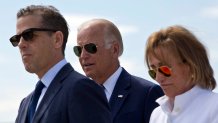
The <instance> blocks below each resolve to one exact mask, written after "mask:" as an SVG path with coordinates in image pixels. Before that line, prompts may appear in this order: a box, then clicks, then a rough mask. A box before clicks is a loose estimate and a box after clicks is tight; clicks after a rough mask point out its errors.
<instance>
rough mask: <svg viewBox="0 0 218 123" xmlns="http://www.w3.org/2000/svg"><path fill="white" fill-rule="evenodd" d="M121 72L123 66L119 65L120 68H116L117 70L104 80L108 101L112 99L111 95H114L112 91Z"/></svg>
mask: <svg viewBox="0 0 218 123" xmlns="http://www.w3.org/2000/svg"><path fill="white" fill-rule="evenodd" d="M121 72H122V68H121V67H119V68H118V69H117V70H116V72H114V73H113V74H112V75H111V76H110V77H109V78H108V79H107V80H106V81H105V82H104V84H103V86H104V88H105V89H104V92H105V94H106V97H107V100H108V102H109V100H110V98H111V95H112V93H113V90H114V87H115V85H116V83H117V80H118V78H119V76H120V74H121Z"/></svg>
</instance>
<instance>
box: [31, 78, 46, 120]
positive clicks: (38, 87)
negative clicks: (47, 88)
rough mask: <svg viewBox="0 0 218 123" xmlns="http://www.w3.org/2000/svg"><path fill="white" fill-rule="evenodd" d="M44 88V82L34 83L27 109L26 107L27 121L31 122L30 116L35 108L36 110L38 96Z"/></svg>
mask: <svg viewBox="0 0 218 123" xmlns="http://www.w3.org/2000/svg"><path fill="white" fill-rule="evenodd" d="M43 88H44V84H43V83H42V82H41V81H39V82H38V83H37V85H36V88H35V91H34V93H33V96H32V99H31V102H30V105H29V109H28V123H31V122H32V118H33V116H34V113H35V110H36V105H37V102H38V100H39V97H40V95H41V92H42V89H43Z"/></svg>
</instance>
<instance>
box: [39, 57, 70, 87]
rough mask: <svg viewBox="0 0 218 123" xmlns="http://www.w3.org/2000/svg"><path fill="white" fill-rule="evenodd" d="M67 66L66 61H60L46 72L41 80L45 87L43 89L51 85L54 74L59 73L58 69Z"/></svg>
mask: <svg viewBox="0 0 218 123" xmlns="http://www.w3.org/2000/svg"><path fill="white" fill-rule="evenodd" d="M65 64H67V61H66V59H62V60H61V61H59V62H58V63H57V64H55V65H54V66H53V67H52V68H50V69H49V70H48V72H47V73H46V74H45V75H44V76H43V77H42V78H41V81H42V83H43V84H44V85H45V87H47V88H48V86H49V85H50V84H51V82H52V80H53V79H54V77H55V76H56V74H57V73H58V72H59V71H60V69H61V68H62V67H63V66H64V65H65Z"/></svg>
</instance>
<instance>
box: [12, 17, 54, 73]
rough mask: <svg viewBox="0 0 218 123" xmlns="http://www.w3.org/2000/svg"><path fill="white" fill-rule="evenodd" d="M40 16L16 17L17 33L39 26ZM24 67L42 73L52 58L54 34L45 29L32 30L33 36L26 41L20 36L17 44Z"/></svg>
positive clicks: (48, 66)
mask: <svg viewBox="0 0 218 123" xmlns="http://www.w3.org/2000/svg"><path fill="white" fill-rule="evenodd" d="M40 22H41V17H39V16H34V15H28V16H23V17H20V18H18V20H17V26H16V28H17V30H16V33H17V34H21V33H22V32H23V31H25V30H27V29H30V28H41V27H40V25H41V23H40ZM18 47H19V49H20V53H21V57H22V61H23V63H24V66H25V69H26V70H27V71H28V72H30V73H36V74H37V75H38V76H42V75H44V73H45V72H47V70H48V69H49V68H50V66H51V64H53V63H52V61H53V60H54V52H55V48H54V36H53V34H52V35H49V34H48V32H46V31H33V38H32V39H31V40H28V41H26V40H25V39H23V37H21V38H20V42H19V44H18Z"/></svg>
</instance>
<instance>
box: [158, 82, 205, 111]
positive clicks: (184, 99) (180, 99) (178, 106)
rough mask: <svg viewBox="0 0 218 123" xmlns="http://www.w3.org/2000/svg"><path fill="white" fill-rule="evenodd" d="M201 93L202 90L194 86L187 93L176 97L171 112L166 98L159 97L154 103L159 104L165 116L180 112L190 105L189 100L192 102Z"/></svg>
mask: <svg viewBox="0 0 218 123" xmlns="http://www.w3.org/2000/svg"><path fill="white" fill-rule="evenodd" d="M202 91H203V89H202V88H201V87H199V86H197V85H196V86H194V87H193V88H192V89H190V90H189V91H187V92H185V93H183V94H181V95H178V96H176V97H175V100H174V106H173V110H172V111H171V110H170V107H172V106H171V105H170V103H169V98H168V97H167V96H162V97H160V98H159V99H157V100H156V102H157V103H159V105H160V106H161V108H162V109H163V111H164V112H166V113H167V114H168V113H171V112H180V111H182V110H183V109H185V108H186V107H187V105H188V104H189V103H190V100H192V99H193V97H196V96H197V95H200V94H201V92H202Z"/></svg>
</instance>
